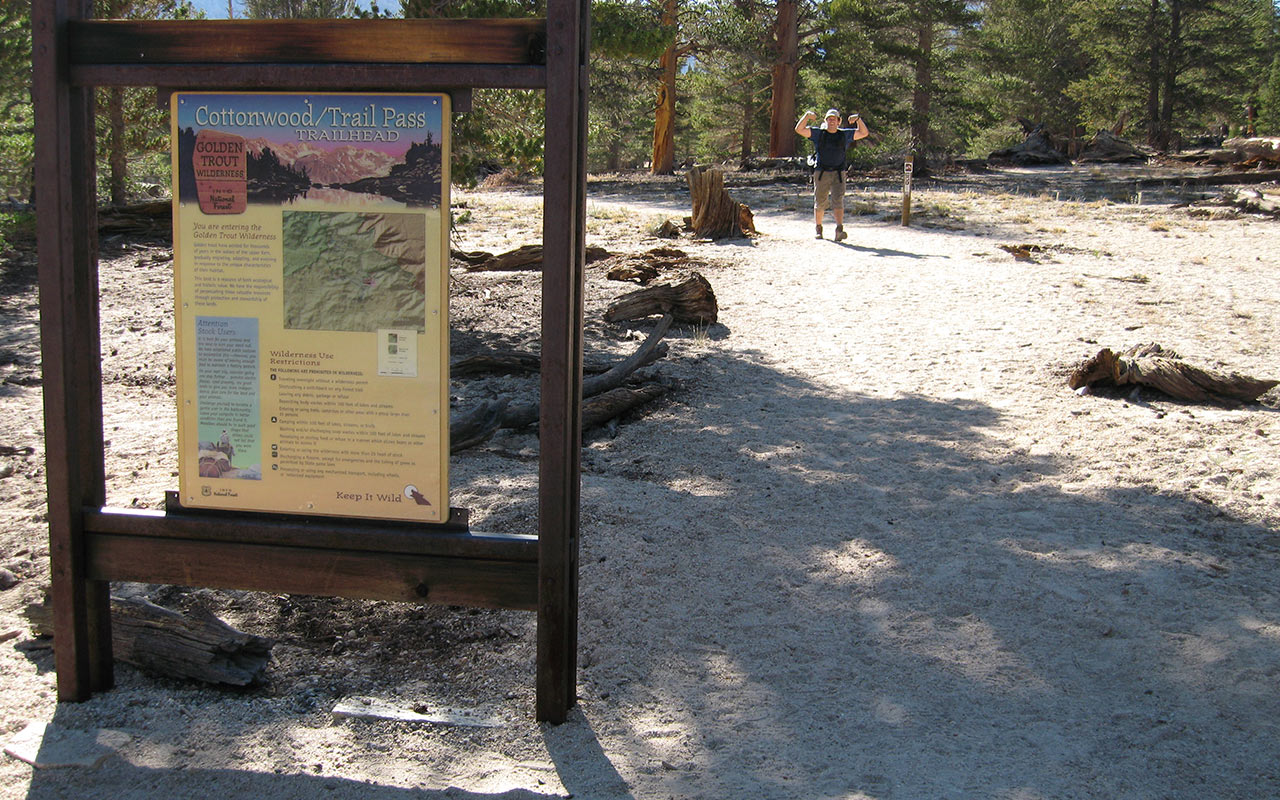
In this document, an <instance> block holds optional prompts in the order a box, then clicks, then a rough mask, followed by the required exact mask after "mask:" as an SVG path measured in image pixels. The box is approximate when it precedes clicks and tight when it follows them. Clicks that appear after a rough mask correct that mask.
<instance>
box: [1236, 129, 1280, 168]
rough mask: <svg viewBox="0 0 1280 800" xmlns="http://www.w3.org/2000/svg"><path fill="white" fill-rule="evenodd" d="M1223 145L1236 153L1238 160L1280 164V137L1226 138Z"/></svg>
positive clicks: (1241, 161) (1248, 162)
mask: <svg viewBox="0 0 1280 800" xmlns="http://www.w3.org/2000/svg"><path fill="white" fill-rule="evenodd" d="M1222 146H1223V147H1224V148H1227V149H1229V150H1232V151H1233V152H1235V153H1236V161H1237V162H1240V163H1245V164H1254V165H1256V164H1259V163H1265V164H1271V165H1274V166H1280V137H1274V136H1272V137H1267V136H1254V137H1248V138H1246V137H1237V138H1235V139H1228V140H1226V141H1225V142H1223V143H1222Z"/></svg>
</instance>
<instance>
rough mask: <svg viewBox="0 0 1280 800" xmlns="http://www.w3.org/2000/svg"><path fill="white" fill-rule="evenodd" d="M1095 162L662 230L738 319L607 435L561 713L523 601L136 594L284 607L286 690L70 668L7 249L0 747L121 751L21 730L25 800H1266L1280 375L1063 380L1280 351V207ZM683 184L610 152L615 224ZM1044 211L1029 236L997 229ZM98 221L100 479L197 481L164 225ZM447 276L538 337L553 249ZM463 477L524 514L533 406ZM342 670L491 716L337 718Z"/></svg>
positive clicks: (493, 206)
mask: <svg viewBox="0 0 1280 800" xmlns="http://www.w3.org/2000/svg"><path fill="white" fill-rule="evenodd" d="M1101 177H1103V178H1107V179H1108V180H1107V181H1106V182H1105V186H1104V185H1103V184H1097V185H1091V186H1089V187H1084V188H1082V183H1081V182H1082V181H1084V183H1086V184H1087V183H1088V182H1089V179H1090V178H1099V174H1098V173H1096V172H1094V173H1079V172H1065V173H1064V172H1059V173H1034V174H1028V175H1023V176H1013V178H1007V179H1000V180H995V179H986V180H984V181H977V182H975V181H968V180H959V179H957V180H955V181H949V182H945V183H941V184H928V185H925V186H923V187H918V190H917V192H916V211H917V214H916V223H917V224H916V225H913V227H911V228H906V229H904V228H903V227H901V226H900V225H898V224H897V221H896V217H895V212H896V209H897V207H898V202H899V198H898V195H897V194H896V193H893V192H892V191H890V189H891V187H889V186H887V185H886V186H870V187H858V185H857V184H856V183H855V184H853V185H852V186H851V188H852V189H854V191H853V192H852V193H851V194H852V196H851V198H850V200H849V207H850V209H851V212H858V213H851V215H850V217H849V221H848V228H849V232H850V237H851V238H850V239H849V241H848V242H845V243H843V244H836V243H833V242H831V241H829V240H824V241H816V240H814V239H813V234H812V221H811V217H810V213H811V212H810V210H809V208H808V196H807V193H806V189H805V188H804V187H803V186H787V185H782V186H760V187H753V188H744V189H742V190H740V191H739V190H735V196H737V197H739V199H742V200H745V201H746V202H748V203H749V204H750V205H751V207H752V208H753V210H754V211H755V214H756V223H757V227H758V228H759V229H760V231H761V235H760V236H759V237H758V238H757V239H755V240H753V241H749V242H748V241H745V240H739V241H732V242H725V243H710V242H693V241H690V240H688V239H685V240H683V241H679V242H676V243H675V246H678V247H680V248H682V249H684V250H685V251H686V252H687V253H688V254H689V255H690V256H691V257H694V258H697V259H701V260H703V261H705V262H706V263H705V264H703V265H701V266H700V267H699V270H700V271H701V272H702V273H703V274H704V275H705V276H706V277H707V278H708V279H709V280H710V281H711V283H712V285H713V287H714V288H715V292H716V294H717V296H718V298H719V303H720V322H719V323H718V324H716V325H713V326H710V327H708V328H701V329H698V328H684V329H680V330H677V331H675V332H673V333H672V334H671V335H670V336H669V341H670V344H671V353H670V355H669V356H668V358H667V359H666V360H665V362H663V363H660V364H659V365H658V366H657V367H656V368H655V370H656V372H657V373H658V374H659V375H660V376H661V379H662V380H664V381H666V382H667V383H669V385H671V386H672V388H673V389H674V391H673V392H672V394H670V395H669V396H668V397H667V398H665V399H664V400H662V401H660V402H659V403H657V404H656V405H655V406H653V407H651V408H649V409H647V410H646V411H645V412H644V413H643V414H641V415H638V416H637V417H635V418H631V419H628V420H625V421H624V422H623V423H622V424H618V425H615V426H610V427H609V428H607V429H605V430H603V431H595V432H592V433H591V434H590V435H589V436H588V437H587V445H586V450H585V453H584V459H583V468H584V474H583V507H582V558H581V563H582V567H581V626H580V638H581V649H580V657H579V662H580V671H579V689H578V693H579V697H580V700H579V706H578V708H577V709H575V710H574V712H573V713H572V716H571V719H570V721H569V722H567V723H565V724H563V725H560V726H546V725H539V724H537V723H535V722H534V721H533V689H532V683H533V639H534V625H533V619H532V616H531V615H527V614H521V613H514V612H491V611H467V610H459V609H441V608H434V607H426V608H415V607H409V606H398V605H392V604H385V603H366V602H356V601H347V600H327V599H321V598H290V597H283V596H279V597H276V596H270V595H261V594H250V593H238V592H211V591H207V590H194V591H193V590H185V589H180V588H173V587H169V588H161V587H120V589H121V591H125V592H135V593H137V592H142V593H146V594H147V595H148V596H150V597H151V598H152V599H153V600H155V601H156V602H161V603H163V604H167V605H170V606H173V607H176V608H184V607H190V606H192V605H203V606H205V607H208V608H211V609H213V610H215V611H216V612H217V613H219V614H220V615H222V616H223V617H224V618H226V619H228V620H229V621H231V622H233V623H234V624H237V625H238V626H240V627H242V628H244V629H246V630H250V631H252V632H254V633H259V634H262V635H267V636H271V637H273V638H275V639H276V640H277V642H278V643H277V645H276V650H275V658H276V661H275V663H274V664H273V667H272V669H271V672H270V677H269V679H268V681H267V683H266V685H264V686H262V687H258V688H254V689H249V690H237V691H228V690H219V689H213V688H204V687H199V686H193V685H190V684H184V683H180V682H177V681H173V680H168V679H164V678H157V677H152V676H148V675H145V674H142V673H139V672H138V671H136V670H134V669H132V668H130V667H128V666H121V667H119V668H118V669H117V682H118V688H116V689H115V690H114V691H112V692H109V693H106V694H103V695H100V696H98V697H96V698H95V699H93V700H92V701H89V702H86V703H81V704H61V705H59V704H57V703H55V700H54V674H53V672H52V655H51V653H50V651H49V650H48V649H47V643H45V642H41V641H39V640H36V639H34V638H33V637H32V636H31V634H30V632H29V630H28V628H27V624H26V621H25V619H24V618H23V617H22V616H21V613H20V612H21V609H22V608H23V606H24V605H25V603H27V602H29V601H32V600H34V599H37V598H38V597H39V595H40V592H41V590H42V588H43V586H44V585H45V584H47V579H48V568H47V552H48V547H47V542H46V541H45V540H44V536H45V532H44V530H43V520H44V516H43V515H44V508H43V506H44V502H45V501H44V496H43V469H42V461H41V459H42V440H41V429H40V425H39V423H38V420H39V409H40V405H39V402H40V401H39V386H38V381H35V380H33V376H35V375H38V368H37V367H36V366H35V362H34V361H33V358H34V356H33V354H34V353H35V350H34V349H33V347H32V344H31V343H32V337H33V336H34V328H33V327H32V326H33V325H34V310H35V308H34V303H35V300H34V297H33V296H32V295H31V293H30V281H29V279H25V280H24V279H23V277H22V276H23V275H25V274H27V273H29V272H30V270H29V269H27V268H25V267H23V266H22V264H23V263H24V262H23V258H22V257H21V256H15V255H13V254H10V256H9V258H8V261H7V267H6V269H7V272H6V276H7V277H6V289H7V298H6V303H7V306H6V314H7V320H6V321H7V330H9V332H8V333H5V334H4V337H5V338H4V339H3V340H0V346H2V347H3V350H4V352H5V353H6V354H7V355H8V364H7V365H6V366H5V367H4V370H5V378H6V382H5V383H4V385H3V386H2V387H0V388H2V389H3V395H4V402H5V406H4V407H5V413H4V414H3V419H2V420H0V436H2V438H0V444H4V445H6V446H8V447H9V448H10V449H16V452H14V453H9V451H8V450H6V451H5V452H6V453H9V454H8V455H5V456H3V457H2V458H0V472H3V473H5V476H4V478H3V480H0V497H3V512H2V513H3V521H4V526H3V530H2V531H0V564H3V565H5V566H6V567H7V568H8V569H9V570H10V572H12V573H13V574H14V576H15V577H16V578H17V579H18V583H17V585H16V586H15V587H14V588H11V589H8V590H6V591H4V592H2V593H0V636H4V635H8V633H9V632H13V636H12V637H11V638H9V639H8V640H7V641H5V642H4V643H3V644H0V683H2V685H3V690H2V691H0V739H4V740H5V741H9V740H11V739H12V738H13V737H14V736H15V735H17V734H18V733H19V732H20V731H22V730H23V729H24V728H26V726H27V725H28V724H29V723H31V722H33V721H36V722H48V723H51V724H52V725H54V726H56V729H57V730H59V731H62V735H64V736H71V735H75V734H78V733H79V734H89V735H101V736H102V737H103V739H102V741H106V742H109V743H110V744H111V745H112V747H111V748H110V749H108V750H106V751H105V753H107V754H108V755H107V757H106V758H105V759H104V760H102V762H101V763H100V764H99V765H98V766H96V767H93V768H85V767H69V768H63V769H43V770H33V769H32V768H31V767H30V766H29V765H27V764H26V763H23V762H21V761H18V760H16V759H12V758H4V759H3V760H0V798H3V799H4V800H9V799H10V798H62V797H67V798H71V797H75V798H95V797H102V798H107V797H110V798H151V797H156V798H173V797H193V798H196V797H218V798H230V797H265V798H295V797H296V798H315V797H332V798H352V799H354V798H372V800H408V798H415V799H416V798H423V800H430V799H433V798H464V799H466V800H488V799H490V798H511V799H513V800H514V799H516V798H519V800H534V799H536V798H551V797H568V796H573V797H576V798H607V799H613V798H636V800H640V799H641V798H644V799H646V800H647V799H648V798H655V799H657V798H847V799H853V798H859V799H861V798H875V799H876V800H887V799H888V798H1008V799H1009V800H1014V799H1016V800H1034V799H1036V798H1207V797H1213V798H1250V799H1252V798H1264V797H1277V796H1280V692H1277V686H1278V685H1280V585H1278V584H1277V580H1276V576H1277V575H1278V574H1280V570H1278V567H1280V563H1278V562H1280V470H1278V468H1280V417H1278V416H1277V406H1280V392H1277V391H1276V390H1273V392H1272V393H1270V394H1268V395H1267V396H1266V397H1264V398H1263V403H1262V404H1260V405H1252V406H1247V407H1245V408H1236V409H1228V408H1221V407H1216V406H1205V405H1194V404H1189V403H1181V402H1174V401H1171V400H1169V399H1167V398H1163V397H1160V396H1158V395H1155V394H1153V393H1151V392H1145V393H1140V394H1139V395H1138V396H1129V395H1128V394H1127V393H1126V394H1119V393H1117V394H1114V396H1106V395H1095V396H1079V395H1077V394H1075V393H1073V392H1072V391H1070V390H1069V389H1068V388H1067V387H1066V385H1065V376H1066V374H1067V372H1068V371H1069V370H1070V368H1071V367H1073V366H1074V365H1075V364H1076V363H1077V362H1078V361H1079V360H1081V359H1083V358H1085V357H1087V356H1090V355H1092V354H1093V353H1095V352H1097V350H1098V349H1099V348H1101V347H1103V346H1109V347H1113V348H1125V347H1128V346H1130V345H1133V344H1137V343H1139V342H1153V341H1154V342H1159V343H1161V344H1162V345H1164V346H1166V347H1172V348H1174V349H1175V350H1177V351H1178V352H1179V353H1181V355H1182V356H1183V357H1184V358H1186V359H1187V360H1189V361H1191V362H1193V363H1196V364H1199V365H1202V366H1207V367H1215V368H1223V369H1230V370H1237V371H1240V372H1243V373H1246V374H1250V375H1254V376H1256V377H1270V378H1280V222H1277V221H1276V220H1274V219H1265V218H1259V217H1250V216H1239V215H1236V214H1234V213H1232V212H1230V211H1228V210H1225V209H1221V208H1214V207H1200V206H1189V207H1188V206H1180V205H1174V204H1173V200H1175V199H1176V198H1173V197H1161V196H1159V195H1156V194H1155V193H1152V192H1148V193H1147V194H1146V196H1145V197H1143V198H1142V203H1141V204H1138V203H1136V202H1133V201H1136V200H1138V196H1137V194H1136V192H1134V191H1131V190H1129V189H1127V188H1126V186H1127V184H1126V183H1125V182H1124V181H1117V180H1114V178H1115V175H1104V176H1101ZM1099 186H1104V188H1099ZM1104 195H1110V196H1111V200H1105V199H1099V198H1100V197H1102V196H1104ZM458 200H459V208H458V210H459V211H461V210H464V209H465V210H467V211H469V212H470V219H469V220H468V221H465V222H463V223H462V224H461V225H460V226H459V234H458V239H457V241H456V242H455V244H456V245H457V246H460V247H462V248H463V249H475V248H484V249H488V250H494V251H497V250H503V249H506V248H507V247H514V246H517V245H519V244H525V243H528V242H529V241H532V240H534V239H536V236H537V234H536V231H537V230H538V227H539V224H540V223H539V222H538V217H537V213H538V209H537V200H536V198H535V197H532V196H531V195H530V194H529V193H527V192H520V191H513V192H504V193H464V194H462V195H461V196H460V197H459V198H458ZM686 203H687V193H686V192H684V191H682V190H681V188H680V186H679V184H675V183H670V184H647V185H644V186H641V187H630V188H628V187H625V186H623V185H622V184H619V183H608V182H603V183H597V184H593V187H592V191H591V199H590V201H589V206H588V211H589V222H588V233H589V240H590V243H591V244H600V245H603V246H606V247H609V248H610V249H613V250H615V251H629V250H630V251H641V250H646V249H649V248H651V247H655V246H659V245H662V244H666V243H665V242H662V241H660V240H656V239H653V238H651V237H648V236H647V235H646V233H645V231H646V230H647V229H648V228H649V227H651V226H652V225H653V224H654V223H655V222H657V221H660V220H661V219H662V218H675V217H679V216H681V215H683V214H685V213H687V205H686ZM830 231H831V226H830V224H829V223H828V235H830ZM1028 243H1030V244H1039V245H1042V246H1043V249H1042V250H1040V251H1039V252H1037V253H1034V260H1033V261H1023V260H1017V259H1015V258H1014V257H1013V256H1012V255H1010V254H1009V253H1008V252H1006V251H1005V250H1003V249H1001V247H1000V245H1017V244H1028ZM113 248H114V249H113ZM103 249H104V257H109V260H107V261H106V262H105V263H104V267H103V270H104V272H103V274H104V278H103V291H104V297H106V302H105V303H104V324H103V329H104V339H105V344H104V373H105V375H106V380H105V388H104V393H105V401H104V402H105V405H106V414H107V424H106V436H107V438H108V439H109V440H110V444H109V446H108V452H109V457H110V460H109V462H108V470H109V472H110V478H109V483H110V487H109V488H110V494H111V500H112V502H113V503H115V504H118V505H129V504H131V503H136V504H138V505H146V506H152V507H154V506H156V505H158V504H159V502H160V497H161V494H160V493H161V492H162V491H163V490H164V489H166V488H172V486H173V484H174V483H176V478H175V477H173V476H172V470H173V468H174V467H173V464H174V461H173V453H172V452H171V451H169V450H167V449H166V448H167V445H166V444H165V442H167V441H168V434H167V431H169V430H171V428H172V425H173V411H172V407H171V402H172V401H171V399H170V396H171V391H172V380H171V377H170V375H169V374H168V372H167V365H168V364H170V363H171V359H172V344H171V337H172V334H171V331H172V323H171V321H170V320H169V319H168V317H167V316H166V313H167V305H166V304H167V303H168V302H169V299H168V298H169V294H168V293H169V292H170V289H169V286H168V268H169V265H168V263H167V261H166V260H165V249H164V246H163V244H162V243H155V242H152V243H148V242H142V243H138V242H130V241H114V240H107V241H104V247H103ZM451 283H452V288H453V292H454V295H455V298H456V300H455V309H454V320H455V327H456V328H457V332H456V333H455V340H454V343H455V350H456V351H466V350H468V349H472V350H474V349H478V348H480V347H482V346H497V345H502V346H512V345H524V346H526V347H527V346H529V344H531V343H533V344H536V331H537V322H536V319H534V318H533V316H532V312H533V310H535V309H536V307H537V306H536V291H537V281H536V277H534V276H530V275H525V274H466V273H462V272H459V271H455V274H454V276H453V278H452V281H451ZM631 288H633V287H631V286H629V285H624V284H618V283H616V282H611V281H607V280H605V279H604V276H603V274H602V271H601V270H600V269H592V270H590V276H589V279H588V302H587V331H588V349H589V351H594V352H598V353H604V354H611V355H614V356H620V355H622V354H624V353H627V352H629V351H630V350H631V349H633V348H634V347H635V346H636V344H637V342H638V340H639V339H640V338H642V337H643V336H644V335H645V334H646V333H647V331H648V330H649V329H650V328H651V327H652V323H651V322H644V323H632V324H630V325H627V326H612V325H605V324H604V323H602V322H601V321H600V314H601V311H602V309H603V308H604V306H605V305H606V304H607V302H608V301H609V300H610V299H612V298H614V297H616V296H618V295H619V294H621V293H623V292H625V291H627V290H629V289H631ZM166 348H167V349H166ZM524 388H527V382H526V383H522V382H521V379H515V378H504V379H494V380H493V381H492V382H490V383H487V384H475V385H468V386H463V385H457V386H455V397H456V399H457V401H458V403H459V404H465V403H466V402H468V401H470V400H471V399H474V398H475V397H478V396H482V395H485V394H496V393H502V392H510V391H520V390H522V389H524ZM33 421H34V422H33ZM25 447H30V448H33V450H32V452H31V453H29V454H27V453H24V452H23V451H22V450H21V448H25ZM452 470H453V498H452V499H453V503H454V505H458V506H465V507H468V508H470V509H471V510H472V519H473V527H475V528H477V529H484V530H501V531H508V532H533V531H534V529H535V526H536V523H535V513H536V497H535V489H536V472H537V463H536V437H535V436H534V435H533V434H531V433H528V432H520V433H503V434H500V435H499V436H497V437H495V438H494V439H493V440H491V441H490V442H488V443H486V444H485V445H484V446H482V447H479V448H476V449H474V450H470V451H467V452H465V453H463V454H460V455H458V456H457V457H455V459H454V462H453V465H452ZM351 696H372V697H376V698H379V699H381V700H385V701H387V702H390V703H393V704H396V705H399V706H402V707H414V706H418V707H431V708H457V709H465V710H468V711H471V712H473V713H477V714H487V715H492V716H494V717H496V718H498V719H499V720H501V723H502V724H501V725H500V726H499V727H496V728H471V727H444V726H437V725H420V724H417V725H415V724H409V723H397V722H366V721H349V720H348V721H340V720H335V719H334V718H333V716H332V714H331V709H332V708H333V705H334V704H335V703H336V702H337V701H339V700H342V699H344V698H347V697H351ZM103 729H105V730H106V731H107V733H103V734H99V733H98V732H99V731H101V730H103Z"/></svg>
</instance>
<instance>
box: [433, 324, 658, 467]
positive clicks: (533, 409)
mask: <svg viewBox="0 0 1280 800" xmlns="http://www.w3.org/2000/svg"><path fill="white" fill-rule="evenodd" d="M671 323H672V318H671V316H670V315H667V316H664V317H663V318H662V319H661V320H660V321H659V322H658V325H657V327H655V328H654V330H653V332H652V333H650V334H649V337H648V338H647V339H645V341H644V343H642V344H641V345H640V347H638V348H637V349H636V351H635V352H634V353H632V354H631V356H630V357H628V358H627V359H625V360H624V361H622V362H620V363H618V364H616V365H615V366H614V367H613V368H612V369H609V370H608V371H606V372H604V373H602V374H600V375H594V376H592V377H590V378H587V379H586V380H584V381H583V382H582V397H583V398H584V403H583V428H584V429H586V428H590V427H594V426H596V425H600V424H603V423H604V422H606V421H608V420H609V419H611V418H613V417H615V416H618V415H620V414H622V413H624V412H625V411H628V410H630V409H632V408H635V407H636V406H638V405H640V404H642V403H647V402H649V400H652V399H653V398H655V397H658V396H660V395H661V394H663V393H665V391H666V389H665V387H663V388H662V390H661V391H657V390H656V389H654V388H645V387H646V386H650V385H651V384H652V382H649V383H646V384H642V385H641V386H640V387H635V388H629V387H628V388H625V391H624V392H618V393H615V394H613V395H612V396H611V397H610V398H608V399H607V400H600V401H598V402H596V403H593V404H590V408H591V412H590V414H588V411H587V408H588V403H587V402H586V400H587V399H589V398H594V397H595V396H597V395H602V394H605V393H608V392H612V391H613V390H616V389H623V388H624V387H623V383H625V382H626V381H627V379H628V378H629V377H630V376H631V374H632V373H634V372H635V371H636V370H638V369H639V368H640V367H642V366H644V365H646V364H649V363H651V362H652V361H653V360H655V359H656V358H657V357H658V355H657V354H659V353H663V352H665V349H664V348H665V345H664V344H662V337H664V336H666V335H667V331H668V330H670V329H671ZM652 385H653V386H658V385H660V384H652ZM608 409H614V411H613V413H612V414H607V415H606V411H607V410H608ZM540 413H541V405H540V404H539V403H538V402H532V403H520V404H512V403H511V400H510V398H499V399H497V400H488V401H485V402H482V403H479V404H477V405H476V406H474V407H473V408H471V409H470V410H469V411H467V412H466V413H463V414H458V415H455V416H454V418H453V419H452V421H451V422H450V425H449V439H450V446H449V450H450V452H453V453H457V452H459V451H461V450H465V449H467V448H468V447H475V446H476V445H478V444H481V443H483V442H485V441H487V440H488V439H489V437H491V436H492V435H493V434H494V433H496V432H497V431H498V430H500V429H502V428H508V429H517V428H523V427H526V426H528V425H532V424H533V423H535V422H537V421H538V416H539V414H540Z"/></svg>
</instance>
